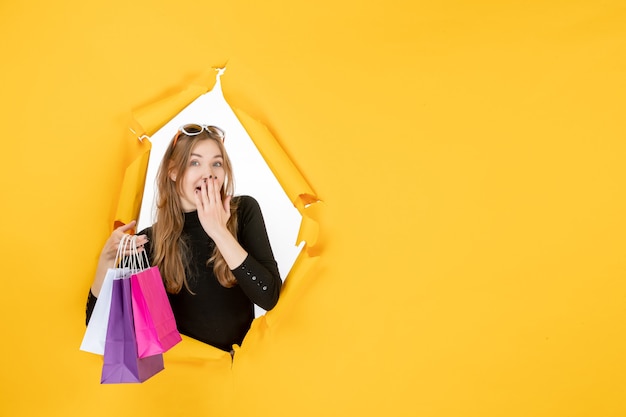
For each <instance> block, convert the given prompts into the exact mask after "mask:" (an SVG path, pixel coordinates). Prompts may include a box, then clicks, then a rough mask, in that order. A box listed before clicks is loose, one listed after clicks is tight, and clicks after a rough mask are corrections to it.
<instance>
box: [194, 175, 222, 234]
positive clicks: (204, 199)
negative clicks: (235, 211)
mask: <svg viewBox="0 0 626 417" xmlns="http://www.w3.org/2000/svg"><path fill="white" fill-rule="evenodd" d="M220 188H221V186H220V184H219V182H218V179H217V177H213V176H210V177H209V178H208V179H205V180H204V181H203V182H202V185H201V187H200V191H196V193H195V195H194V198H195V203H196V208H197V209H198V218H199V219H200V223H201V224H202V228H203V229H204V231H205V232H206V233H207V234H208V235H209V237H211V239H213V240H216V239H217V238H218V237H219V236H221V235H223V234H224V233H230V232H229V231H228V228H227V227H226V223H227V222H228V219H230V200H231V196H228V197H226V199H225V200H224V201H222V196H221V193H220Z"/></svg>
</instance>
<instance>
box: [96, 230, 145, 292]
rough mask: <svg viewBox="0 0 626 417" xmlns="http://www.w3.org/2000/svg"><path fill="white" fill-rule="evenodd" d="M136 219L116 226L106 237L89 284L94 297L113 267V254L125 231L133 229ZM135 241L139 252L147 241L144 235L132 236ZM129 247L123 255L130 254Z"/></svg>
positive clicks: (115, 253)
mask: <svg viewBox="0 0 626 417" xmlns="http://www.w3.org/2000/svg"><path fill="white" fill-rule="evenodd" d="M135 224H137V222H136V221H134V220H133V221H132V222H130V223H128V224H125V225H123V226H120V227H118V228H117V229H115V230H114V231H113V233H111V236H109V238H108V239H107V241H106V243H105V244H104V247H103V248H102V252H100V259H99V261H98V267H97V269H96V276H95V277H94V280H93V283H92V284H91V292H92V293H93V295H95V296H96V297H97V296H98V295H99V294H100V289H101V288H102V282H103V281H104V277H105V275H106V272H107V270H108V269H109V268H113V267H115V256H116V255H117V248H118V247H119V245H120V242H121V241H122V237H124V235H126V234H127V232H129V231H131V230H132V229H134V227H135ZM134 239H135V243H136V245H137V249H138V250H139V251H140V252H141V251H143V250H144V248H143V245H145V244H146V243H147V242H148V237H147V236H146V235H139V236H134ZM130 254H131V252H130V248H128V249H127V250H125V251H124V252H123V255H125V256H127V255H130Z"/></svg>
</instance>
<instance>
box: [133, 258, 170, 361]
mask: <svg viewBox="0 0 626 417" xmlns="http://www.w3.org/2000/svg"><path fill="white" fill-rule="evenodd" d="M130 281H131V288H132V295H133V297H132V301H133V318H134V323H135V334H136V336H137V351H138V354H139V357H140V358H144V357H147V356H151V355H154V354H157V353H163V352H167V351H168V350H169V349H171V348H172V347H173V346H174V345H176V344H177V343H178V342H180V341H181V340H182V338H181V337H180V333H178V329H177V328H176V320H175V319H174V313H173V312H172V307H171V306H170V302H169V300H168V298H167V294H166V292H165V287H164V286H163V279H162V278H161V273H160V272H159V268H158V267H156V266H153V267H151V268H148V269H145V270H143V271H141V272H137V273H135V274H134V275H132V276H131V277H130Z"/></svg>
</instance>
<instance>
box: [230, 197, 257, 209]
mask: <svg viewBox="0 0 626 417" xmlns="http://www.w3.org/2000/svg"><path fill="white" fill-rule="evenodd" d="M233 201H234V202H235V203H236V204H237V208H238V209H239V210H242V209H243V210H246V209H247V210H250V209H253V210H254V209H258V208H259V202H258V201H256V199H255V198H254V197H252V196H249V195H238V196H235V197H233Z"/></svg>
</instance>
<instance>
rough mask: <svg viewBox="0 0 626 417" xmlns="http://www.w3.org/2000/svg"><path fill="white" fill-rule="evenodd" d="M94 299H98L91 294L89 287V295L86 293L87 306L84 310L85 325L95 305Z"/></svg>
mask: <svg viewBox="0 0 626 417" xmlns="http://www.w3.org/2000/svg"><path fill="white" fill-rule="evenodd" d="M96 301H98V298H97V297H96V296H95V295H93V293H92V292H91V288H90V289H89V295H87V307H86V311H85V315H86V318H85V325H87V324H89V319H91V314H92V313H93V309H94V307H95V306H96Z"/></svg>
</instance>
